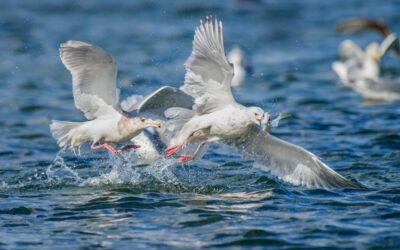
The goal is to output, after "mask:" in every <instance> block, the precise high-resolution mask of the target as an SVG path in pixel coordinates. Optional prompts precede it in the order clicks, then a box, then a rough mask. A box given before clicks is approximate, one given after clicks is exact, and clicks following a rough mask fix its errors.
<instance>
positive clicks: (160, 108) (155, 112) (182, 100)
mask: <svg viewBox="0 0 400 250" xmlns="http://www.w3.org/2000/svg"><path fill="white" fill-rule="evenodd" d="M134 97H135V96H132V97H128V98H127V101H124V103H125V102H128V101H130V100H131V99H132V100H131V101H130V102H129V103H126V104H124V107H125V109H124V110H125V111H126V112H128V113H130V114H131V115H139V114H140V115H149V116H155V117H157V118H159V119H162V118H165V117H164V112H165V111H166V110H167V109H169V108H172V107H181V108H186V109H191V107H192V106H193V97H192V96H190V95H188V94H186V93H185V92H183V91H181V90H179V89H177V88H174V87H170V86H164V87H161V88H159V89H157V90H156V91H154V92H153V93H151V94H149V95H147V96H146V97H144V98H142V99H139V98H138V99H137V100H135V98H134Z"/></svg>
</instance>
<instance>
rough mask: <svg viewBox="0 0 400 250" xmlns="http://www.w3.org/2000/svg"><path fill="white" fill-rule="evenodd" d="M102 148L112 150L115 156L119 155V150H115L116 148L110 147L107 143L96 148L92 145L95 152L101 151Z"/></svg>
mask: <svg viewBox="0 0 400 250" xmlns="http://www.w3.org/2000/svg"><path fill="white" fill-rule="evenodd" d="M100 148H106V149H108V150H110V151H111V152H112V153H113V154H118V152H117V150H115V148H113V147H112V146H110V145H108V144H107V143H104V144H101V145H99V146H95V145H94V144H92V146H91V149H93V150H95V149H100Z"/></svg>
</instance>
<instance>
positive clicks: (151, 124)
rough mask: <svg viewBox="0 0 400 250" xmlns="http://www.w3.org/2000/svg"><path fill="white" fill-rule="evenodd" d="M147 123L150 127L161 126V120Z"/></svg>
mask: <svg viewBox="0 0 400 250" xmlns="http://www.w3.org/2000/svg"><path fill="white" fill-rule="evenodd" d="M149 125H150V126H152V127H156V128H161V122H155V121H152V122H150V123H149Z"/></svg>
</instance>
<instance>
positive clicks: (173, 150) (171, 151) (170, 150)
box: [165, 145, 181, 156]
mask: <svg viewBox="0 0 400 250" xmlns="http://www.w3.org/2000/svg"><path fill="white" fill-rule="evenodd" d="M180 147H181V145H177V146H173V147H170V148H167V149H166V150H165V153H167V156H171V155H172V154H173V153H175V152H176V151H178V149H179V148H180Z"/></svg>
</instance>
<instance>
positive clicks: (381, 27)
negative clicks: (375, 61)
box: [336, 18, 400, 56]
mask: <svg viewBox="0 0 400 250" xmlns="http://www.w3.org/2000/svg"><path fill="white" fill-rule="evenodd" d="M336 29H337V30H338V31H341V32H346V33H357V32H362V31H368V30H373V31H377V32H378V33H379V34H381V35H382V36H383V37H384V38H385V39H384V40H383V41H382V42H381V43H380V46H379V51H380V53H381V56H384V55H385V54H386V53H387V52H388V51H391V52H393V54H395V55H397V56H400V43H399V39H398V37H397V36H396V34H395V33H394V32H392V30H391V29H390V28H389V26H388V25H387V24H386V23H385V22H384V21H381V20H375V19H366V18H349V19H346V20H343V21H341V22H339V23H337V25H336Z"/></svg>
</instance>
